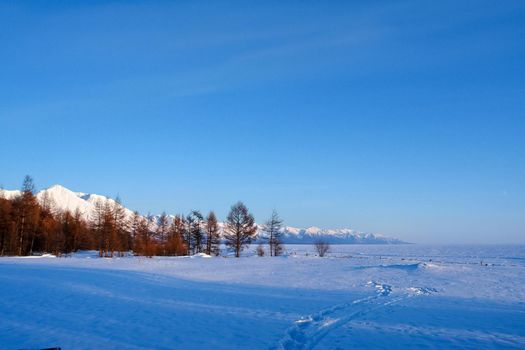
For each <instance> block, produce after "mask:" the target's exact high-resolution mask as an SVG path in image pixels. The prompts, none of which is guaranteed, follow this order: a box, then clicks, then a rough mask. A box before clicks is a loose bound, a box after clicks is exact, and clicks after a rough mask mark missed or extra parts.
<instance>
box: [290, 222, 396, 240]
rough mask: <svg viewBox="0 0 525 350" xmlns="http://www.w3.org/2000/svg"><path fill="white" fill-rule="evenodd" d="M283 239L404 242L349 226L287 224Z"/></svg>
mask: <svg viewBox="0 0 525 350" xmlns="http://www.w3.org/2000/svg"><path fill="white" fill-rule="evenodd" d="M281 231H282V233H283V236H282V237H283V241H284V242H285V243H288V244H310V243H315V241H317V240H323V241H326V242H328V243H331V244H404V243H406V242H403V241H401V240H399V239H397V238H392V237H386V236H383V235H380V234H375V233H366V232H360V231H356V230H352V229H349V228H341V229H321V228H319V227H315V226H313V227H309V228H306V229H303V228H297V227H290V226H286V227H284V228H283V229H282V230H281Z"/></svg>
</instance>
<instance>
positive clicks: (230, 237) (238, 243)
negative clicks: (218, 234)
mask: <svg viewBox="0 0 525 350" xmlns="http://www.w3.org/2000/svg"><path fill="white" fill-rule="evenodd" d="M256 233H257V226H256V225H255V220H254V218H253V215H252V214H250V212H249V211H248V208H247V207H246V206H245V205H244V204H243V203H242V202H237V203H236V204H234V205H233V206H232V207H231V209H230V213H229V214H228V217H227V218H226V223H225V226H224V239H225V241H226V245H227V246H228V247H229V248H231V249H233V250H234V252H235V257H237V258H238V257H240V256H241V251H242V250H243V249H244V248H245V247H246V246H247V245H248V244H250V243H251V242H252V240H253V238H254V237H255V235H256Z"/></svg>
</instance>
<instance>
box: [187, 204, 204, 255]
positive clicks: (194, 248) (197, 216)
mask: <svg viewBox="0 0 525 350" xmlns="http://www.w3.org/2000/svg"><path fill="white" fill-rule="evenodd" d="M186 220H187V223H188V230H189V235H190V243H191V246H190V248H191V252H192V254H196V253H201V252H202V246H203V243H204V234H203V232H202V231H203V230H202V224H203V221H204V217H203V216H202V214H201V212H200V211H198V210H192V211H191V213H190V214H189V215H188V216H187V217H186Z"/></svg>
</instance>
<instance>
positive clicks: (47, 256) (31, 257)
mask: <svg viewBox="0 0 525 350" xmlns="http://www.w3.org/2000/svg"><path fill="white" fill-rule="evenodd" d="M56 257H57V256H56V255H53V254H42V255H30V256H19V257H18V258H22V259H40V258H56Z"/></svg>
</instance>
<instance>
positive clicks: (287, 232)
mask: <svg viewBox="0 0 525 350" xmlns="http://www.w3.org/2000/svg"><path fill="white" fill-rule="evenodd" d="M20 194H21V192H20V191H16V190H15V191H9V190H2V189H0V197H3V198H8V199H13V198H15V197H16V196H19V195H20ZM36 197H37V199H38V201H39V202H40V203H43V202H44V201H49V202H50V203H53V205H54V206H55V208H56V209H59V210H62V211H70V212H75V211H76V210H77V209H78V210H79V211H80V212H81V213H82V216H83V217H84V218H85V219H89V218H92V217H93V216H94V213H95V203H97V202H98V201H101V202H105V201H109V202H110V203H112V204H113V203H114V202H115V201H114V200H113V199H111V198H109V197H105V196H101V195H98V194H89V193H83V192H74V191H71V190H69V189H67V188H65V187H63V186H61V185H54V186H51V187H49V188H47V189H45V190H42V191H40V192H38V193H37V194H36ZM124 209H125V212H126V215H127V216H128V217H129V218H131V216H132V215H133V211H132V210H130V209H127V208H124ZM159 217H160V215H155V216H152V217H151V220H152V221H153V222H157V220H158V218H159ZM173 217H174V216H173V215H169V216H168V221H169V222H170V223H171V221H172V220H173ZM219 225H220V226H221V227H222V226H223V224H222V223H219ZM259 228H261V227H260V226H259ZM281 231H282V233H283V235H282V239H283V242H284V243H285V244H311V243H314V242H315V241H317V240H319V239H322V240H324V241H326V242H329V243H331V244H402V243H406V242H403V241H401V240H399V239H396V238H391V237H386V236H383V235H380V234H374V233H365V232H360V231H356V230H352V229H348V228H342V229H321V228H318V227H309V228H297V227H291V226H286V227H283V228H282V230H281ZM260 236H261V237H262V236H264V232H260Z"/></svg>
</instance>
